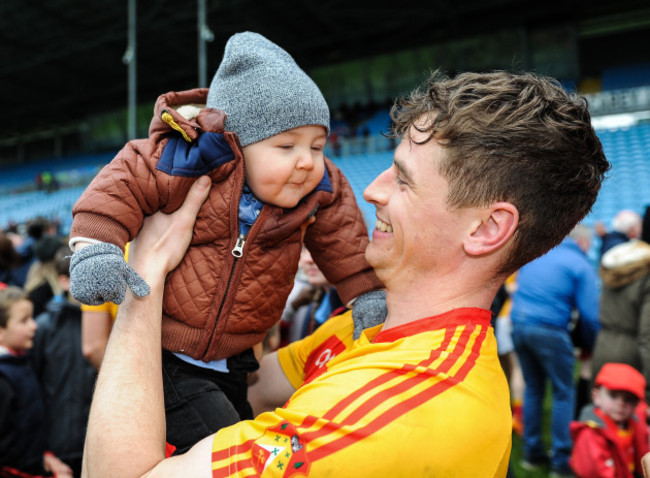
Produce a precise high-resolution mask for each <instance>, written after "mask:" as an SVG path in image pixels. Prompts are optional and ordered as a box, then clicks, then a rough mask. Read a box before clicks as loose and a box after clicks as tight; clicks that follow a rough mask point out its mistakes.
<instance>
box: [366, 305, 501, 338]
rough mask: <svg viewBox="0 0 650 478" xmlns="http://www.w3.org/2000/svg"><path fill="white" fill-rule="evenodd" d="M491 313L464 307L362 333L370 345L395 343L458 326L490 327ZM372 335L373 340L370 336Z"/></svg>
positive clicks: (378, 327) (476, 308)
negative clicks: (421, 334) (388, 327)
mask: <svg viewBox="0 0 650 478" xmlns="http://www.w3.org/2000/svg"><path fill="white" fill-rule="evenodd" d="M491 318H492V313H491V312H490V311H489V310H486V309H480V308H478V307H464V308H461V309H454V310H450V311H448V312H444V313H442V314H439V315H434V316H431V317H425V318H423V319H418V320H414V321H413V322H409V323H407V324H403V325H399V326H397V327H392V328H390V329H387V330H381V325H379V326H377V327H373V328H371V329H367V330H365V331H364V333H365V334H366V335H367V336H368V339H369V340H370V341H371V342H372V343H375V344H376V343H382V342H395V341H396V340H398V339H401V338H404V337H410V336H412V335H416V334H420V333H422V332H428V331H432V330H440V329H447V328H450V327H458V326H460V325H486V326H487V325H490V320H491ZM373 334H374V338H373V337H372V335H373Z"/></svg>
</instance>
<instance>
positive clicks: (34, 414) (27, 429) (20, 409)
mask: <svg viewBox="0 0 650 478" xmlns="http://www.w3.org/2000/svg"><path fill="white" fill-rule="evenodd" d="M45 450H46V448H45V407H44V404H43V396H42V393H41V388H40V387H39V384H38V381H37V380H36V376H35V375H34V371H33V370H32V368H31V366H30V363H29V359H28V358H27V356H25V355H23V356H15V355H11V354H9V353H3V354H2V355H0V467H3V466H8V467H11V468H15V469H18V470H20V471H22V472H24V473H30V474H33V475H39V474H42V473H43V472H44V470H43V452H45Z"/></svg>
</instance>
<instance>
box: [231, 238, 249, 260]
mask: <svg viewBox="0 0 650 478" xmlns="http://www.w3.org/2000/svg"><path fill="white" fill-rule="evenodd" d="M244 244H246V236H244V235H243V234H240V235H239V237H237V243H236V244H235V247H234V249H233V250H232V255H233V256H235V257H241V256H242V255H243V254H244Z"/></svg>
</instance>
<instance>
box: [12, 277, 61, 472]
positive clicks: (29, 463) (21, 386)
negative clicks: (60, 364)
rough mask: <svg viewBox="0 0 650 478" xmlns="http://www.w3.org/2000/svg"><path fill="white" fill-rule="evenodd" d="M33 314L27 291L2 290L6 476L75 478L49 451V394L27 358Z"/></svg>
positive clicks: (31, 345)
mask: <svg viewBox="0 0 650 478" xmlns="http://www.w3.org/2000/svg"><path fill="white" fill-rule="evenodd" d="M32 311H33V305H32V303H31V301H30V300H29V299H28V297H27V294H26V293H25V292H24V291H23V290H22V289H20V288H18V287H13V286H12V287H7V288H6V289H3V290H0V473H1V474H2V476H8V477H12V476H15V477H23V478H24V477H25V476H27V477H29V476H31V475H43V474H45V473H48V472H52V473H54V475H55V476H57V477H71V476H72V470H71V469H70V467H69V466H68V465H66V464H65V463H64V462H63V461H61V460H60V459H59V458H58V457H57V456H56V455H55V454H54V453H53V452H52V451H51V450H49V449H48V448H47V424H46V416H45V405H44V401H43V393H42V391H41V387H40V385H39V383H38V380H37V379H36V375H35V374H34V371H33V369H32V367H31V364H30V362H29V357H28V356H27V352H28V351H29V350H30V349H31V348H32V347H33V345H34V334H35V333H36V327H37V326H36V322H35V321H34V318H33V317H32Z"/></svg>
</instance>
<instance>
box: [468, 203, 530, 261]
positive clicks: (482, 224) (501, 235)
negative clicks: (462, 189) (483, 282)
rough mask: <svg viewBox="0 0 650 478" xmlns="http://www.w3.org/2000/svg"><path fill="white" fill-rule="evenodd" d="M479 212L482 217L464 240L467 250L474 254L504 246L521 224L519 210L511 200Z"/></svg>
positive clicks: (478, 254) (488, 251)
mask: <svg viewBox="0 0 650 478" xmlns="http://www.w3.org/2000/svg"><path fill="white" fill-rule="evenodd" d="M479 212H480V213H481V217H479V218H477V220H476V222H475V223H474V225H473V229H472V230H471V233H470V234H469V235H468V236H467V237H466V238H465V240H464V241H463V247H464V249H465V252H466V253H467V254H469V255H472V256H480V255H483V254H489V253H491V252H494V251H496V250H497V249H499V248H501V247H503V246H504V245H505V244H506V243H507V242H508V241H509V240H510V238H511V237H512V236H513V234H514V233H515V230H516V229H517V224H519V211H517V208H516V207H515V206H514V205H513V204H511V203H509V202H497V203H494V204H491V205H490V206H488V207H486V208H484V209H482V210H480V211H479Z"/></svg>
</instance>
